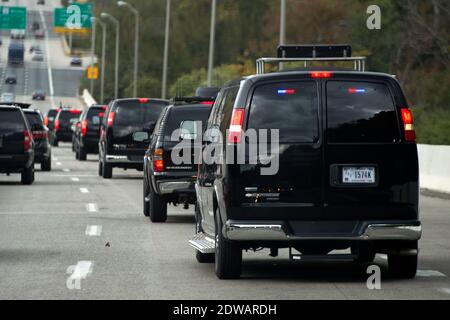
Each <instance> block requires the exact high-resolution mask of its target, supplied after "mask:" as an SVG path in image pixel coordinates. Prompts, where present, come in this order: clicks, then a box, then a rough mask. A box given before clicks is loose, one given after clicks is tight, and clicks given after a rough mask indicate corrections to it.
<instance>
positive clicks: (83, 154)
mask: <svg viewBox="0 0 450 320" xmlns="http://www.w3.org/2000/svg"><path fill="white" fill-rule="evenodd" d="M78 159H79V160H80V161H86V159H87V153H86V149H84V148H81V147H80V148H78Z"/></svg>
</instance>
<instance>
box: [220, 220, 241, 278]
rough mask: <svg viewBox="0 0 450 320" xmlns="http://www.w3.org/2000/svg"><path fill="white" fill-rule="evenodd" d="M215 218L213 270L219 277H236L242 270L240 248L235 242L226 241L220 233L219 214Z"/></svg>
mask: <svg viewBox="0 0 450 320" xmlns="http://www.w3.org/2000/svg"><path fill="white" fill-rule="evenodd" d="M215 220H216V254H215V271H216V276H217V277H218V278H219V279H238V278H239V277H240V276H241V272H242V249H241V248H240V247H239V245H237V244H236V243H233V242H231V241H227V239H225V237H224V236H223V233H222V220H221V218H220V214H219V213H218V212H217V213H216V215H215Z"/></svg>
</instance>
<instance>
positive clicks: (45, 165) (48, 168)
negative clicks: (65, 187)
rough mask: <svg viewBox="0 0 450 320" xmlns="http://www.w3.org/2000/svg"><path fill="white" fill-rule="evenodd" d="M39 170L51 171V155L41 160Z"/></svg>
mask: <svg viewBox="0 0 450 320" xmlns="http://www.w3.org/2000/svg"><path fill="white" fill-rule="evenodd" d="M41 170H42V171H46V172H48V171H52V157H51V156H50V157H48V158H47V159H45V160H44V161H42V162H41Z"/></svg>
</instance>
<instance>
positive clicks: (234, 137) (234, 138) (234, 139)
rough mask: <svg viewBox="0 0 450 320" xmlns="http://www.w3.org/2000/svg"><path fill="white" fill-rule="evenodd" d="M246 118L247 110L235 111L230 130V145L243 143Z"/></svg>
mask: <svg viewBox="0 0 450 320" xmlns="http://www.w3.org/2000/svg"><path fill="white" fill-rule="evenodd" d="M244 116H245V109H233V113H232V115H231V123H230V128H229V129H228V143H231V144H235V143H240V142H241V139H242V125H243V123H244Z"/></svg>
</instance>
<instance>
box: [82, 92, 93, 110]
mask: <svg viewBox="0 0 450 320" xmlns="http://www.w3.org/2000/svg"><path fill="white" fill-rule="evenodd" d="M81 100H82V101H83V102H84V104H85V105H86V107H90V106H92V105H93V104H97V101H96V100H95V99H94V97H93V96H92V95H91V93H90V92H89V90H87V89H84V90H83V94H82V95H81Z"/></svg>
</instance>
